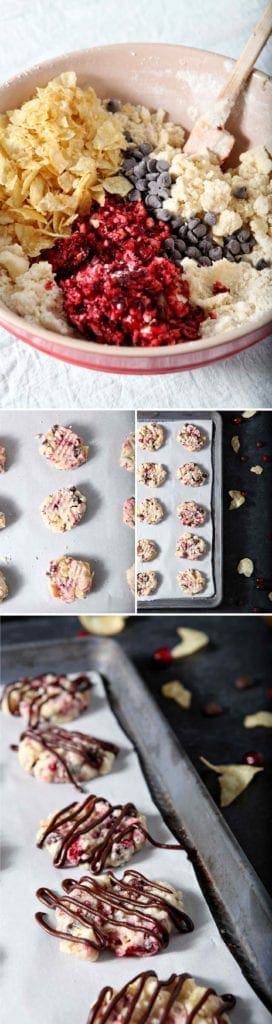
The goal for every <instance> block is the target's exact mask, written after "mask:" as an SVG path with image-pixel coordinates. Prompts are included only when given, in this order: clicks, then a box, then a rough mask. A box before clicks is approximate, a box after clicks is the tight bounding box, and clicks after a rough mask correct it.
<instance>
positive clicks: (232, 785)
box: [200, 757, 263, 807]
mask: <svg viewBox="0 0 272 1024" xmlns="http://www.w3.org/2000/svg"><path fill="white" fill-rule="evenodd" d="M200 761H202V763H203V764H205V765H206V766H207V768H210V769H211V771H212V772H216V773H217V775H219V776H220V778H219V785H220V806H221V807H228V806H229V804H232V802H233V800H236V798H237V796H239V795H240V793H242V792H243V790H244V789H246V788H247V786H249V783H250V782H252V779H253V778H254V775H256V773H257V772H263V768H253V766H252V765H249V764H211V763H210V761H207V760H206V757H200Z"/></svg>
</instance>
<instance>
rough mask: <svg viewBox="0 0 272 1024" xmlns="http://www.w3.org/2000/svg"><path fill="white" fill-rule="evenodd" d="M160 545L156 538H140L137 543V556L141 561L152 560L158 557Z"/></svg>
mask: <svg viewBox="0 0 272 1024" xmlns="http://www.w3.org/2000/svg"><path fill="white" fill-rule="evenodd" d="M157 554H158V545H157V544H156V543H155V541H154V540H144V539H143V540H138V543H137V557H138V558H139V559H140V562H152V561H153V558H157Z"/></svg>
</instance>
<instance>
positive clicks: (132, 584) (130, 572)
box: [126, 565, 136, 594]
mask: <svg viewBox="0 0 272 1024" xmlns="http://www.w3.org/2000/svg"><path fill="white" fill-rule="evenodd" d="M126 577H127V584H128V586H129V589H130V591H131V593H132V594H135V590H136V579H135V565H130V567H129V569H127V571H126Z"/></svg>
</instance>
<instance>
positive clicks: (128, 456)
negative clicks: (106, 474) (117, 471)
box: [120, 434, 135, 473]
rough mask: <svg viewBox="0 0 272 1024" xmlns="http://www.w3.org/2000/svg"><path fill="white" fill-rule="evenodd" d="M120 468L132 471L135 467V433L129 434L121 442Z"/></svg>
mask: <svg viewBox="0 0 272 1024" xmlns="http://www.w3.org/2000/svg"><path fill="white" fill-rule="evenodd" d="M120 466H121V469H127V470H128V472H129V473H133V472H134V469H135V434H129V435H128V437H126V438H125V440H124V441H123V444H122V448H121V452H120Z"/></svg>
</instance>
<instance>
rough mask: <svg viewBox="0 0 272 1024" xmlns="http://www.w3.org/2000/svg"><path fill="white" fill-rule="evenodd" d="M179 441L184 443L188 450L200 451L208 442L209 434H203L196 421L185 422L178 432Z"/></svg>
mask: <svg viewBox="0 0 272 1024" xmlns="http://www.w3.org/2000/svg"><path fill="white" fill-rule="evenodd" d="M177 441H178V443H179V444H182V445H183V448H187V451H188V452H200V450H201V448H203V447H204V444H206V441H207V436H206V434H202V433H201V430H200V429H199V427H196V426H195V424H194V423H183V426H182V427H181V428H180V430H179V431H178V434H177Z"/></svg>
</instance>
